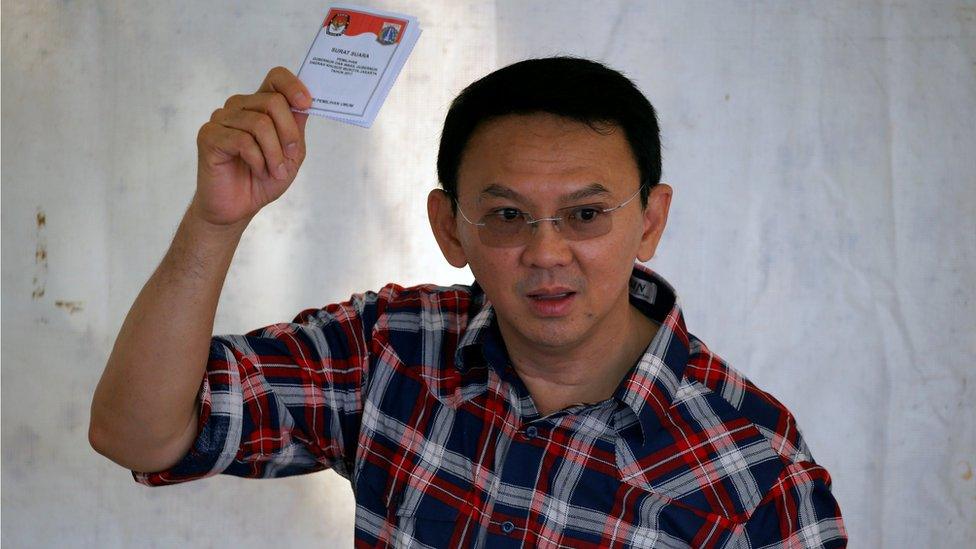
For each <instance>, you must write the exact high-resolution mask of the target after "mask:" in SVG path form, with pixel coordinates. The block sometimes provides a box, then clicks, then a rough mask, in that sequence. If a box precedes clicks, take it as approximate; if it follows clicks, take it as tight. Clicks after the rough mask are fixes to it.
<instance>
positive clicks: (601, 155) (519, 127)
mask: <svg viewBox="0 0 976 549" xmlns="http://www.w3.org/2000/svg"><path fill="white" fill-rule="evenodd" d="M639 179H640V177H639V173H638V168H637V163H636V162H635V160H634V156H633V153H632V151H631V149H630V144H629V143H628V142H627V139H626V137H625V135H624V131H623V130H622V129H620V128H619V127H616V126H612V125H602V126H600V125H595V126H590V125H588V124H584V123H582V122H578V121H575V120H571V119H567V118H564V117H560V116H556V115H552V114H547V113H534V114H525V115H506V116H502V117H499V118H495V119H492V120H489V121H488V122H485V123H484V124H482V125H481V126H479V127H478V128H477V129H476V130H475V132H474V133H473V134H472V135H471V138H470V139H469V141H468V144H467V146H466V147H465V150H464V153H463V154H462V156H461V163H460V166H459V168H458V196H459V197H461V198H464V197H469V198H475V197H476V196H477V195H480V194H482V193H483V191H485V190H486V189H487V190H491V189H494V190H497V189H499V188H505V189H510V190H512V191H514V192H515V193H517V194H518V195H519V196H520V197H524V198H527V199H531V200H539V201H541V200H543V199H546V198H560V197H565V196H567V195H571V194H576V193H579V192H580V191H581V190H583V189H586V188H591V189H592V188H594V187H595V186H601V187H603V188H605V189H607V190H608V191H609V193H610V194H612V195H613V196H620V195H622V194H623V193H627V192H628V191H629V192H633V191H634V190H635V189H636V188H637V186H638V183H639ZM492 194H496V195H497V194H498V193H492Z"/></svg>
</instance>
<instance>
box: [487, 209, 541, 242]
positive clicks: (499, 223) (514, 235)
mask: <svg viewBox="0 0 976 549" xmlns="http://www.w3.org/2000/svg"><path fill="white" fill-rule="evenodd" d="M481 222H482V223H484V225H483V226H481V227H478V229H479V231H478V235H479V237H480V238H481V243H482V244H484V245H485V246H492V247H495V248H512V247H515V246H521V245H522V244H523V243H524V241H525V240H526V239H525V236H526V235H528V234H529V224H528V223H526V221H525V216H524V215H523V214H522V213H521V212H519V211H518V210H501V211H497V212H491V213H489V214H487V215H485V216H484V217H483V218H482V219H481Z"/></svg>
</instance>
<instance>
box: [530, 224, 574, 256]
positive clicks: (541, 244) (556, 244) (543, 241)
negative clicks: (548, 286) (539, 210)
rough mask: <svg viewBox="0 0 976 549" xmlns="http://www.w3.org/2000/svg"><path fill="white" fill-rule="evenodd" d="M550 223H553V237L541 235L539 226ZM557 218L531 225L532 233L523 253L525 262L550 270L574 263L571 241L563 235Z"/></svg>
mask: <svg viewBox="0 0 976 549" xmlns="http://www.w3.org/2000/svg"><path fill="white" fill-rule="evenodd" d="M544 221H548V222H550V223H552V230H553V232H554V234H553V235H546V234H539V225H541V224H542V222H544ZM560 221H561V220H560V219H559V218H558V217H556V218H546V219H537V220H535V222H533V223H531V225H532V232H531V233H529V238H528V240H527V241H526V243H525V248H524V249H523V252H522V257H523V259H524V261H525V262H526V263H527V264H529V265H532V266H535V267H543V268H549V267H553V266H557V265H566V264H568V263H569V262H571V261H572V256H573V254H572V252H571V251H570V246H569V241H568V239H567V238H565V237H564V236H563V235H562V234H561V233H562V227H561V226H560V224H559V222H560Z"/></svg>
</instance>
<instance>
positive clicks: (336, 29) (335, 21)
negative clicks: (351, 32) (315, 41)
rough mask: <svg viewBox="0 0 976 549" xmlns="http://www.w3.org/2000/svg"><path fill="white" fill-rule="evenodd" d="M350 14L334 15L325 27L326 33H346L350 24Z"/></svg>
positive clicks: (340, 34) (336, 34)
mask: <svg viewBox="0 0 976 549" xmlns="http://www.w3.org/2000/svg"><path fill="white" fill-rule="evenodd" d="M349 19H350V17H349V14H348V13H337V14H335V15H333V16H332V19H330V20H329V24H328V26H326V28H325V34H328V35H331V36H342V35H343V34H346V27H348V26H349Z"/></svg>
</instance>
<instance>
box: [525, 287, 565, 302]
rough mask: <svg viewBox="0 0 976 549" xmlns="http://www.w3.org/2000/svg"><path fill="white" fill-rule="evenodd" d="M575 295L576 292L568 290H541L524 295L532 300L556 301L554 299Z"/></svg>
mask: <svg viewBox="0 0 976 549" xmlns="http://www.w3.org/2000/svg"><path fill="white" fill-rule="evenodd" d="M575 293H576V292H574V291H573V290H570V289H569V288H549V289H543V290H535V291H532V292H529V293H528V294H526V295H528V296H529V297H530V298H532V299H540V300H556V299H562V298H564V297H567V296H570V295H573V294H575Z"/></svg>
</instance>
